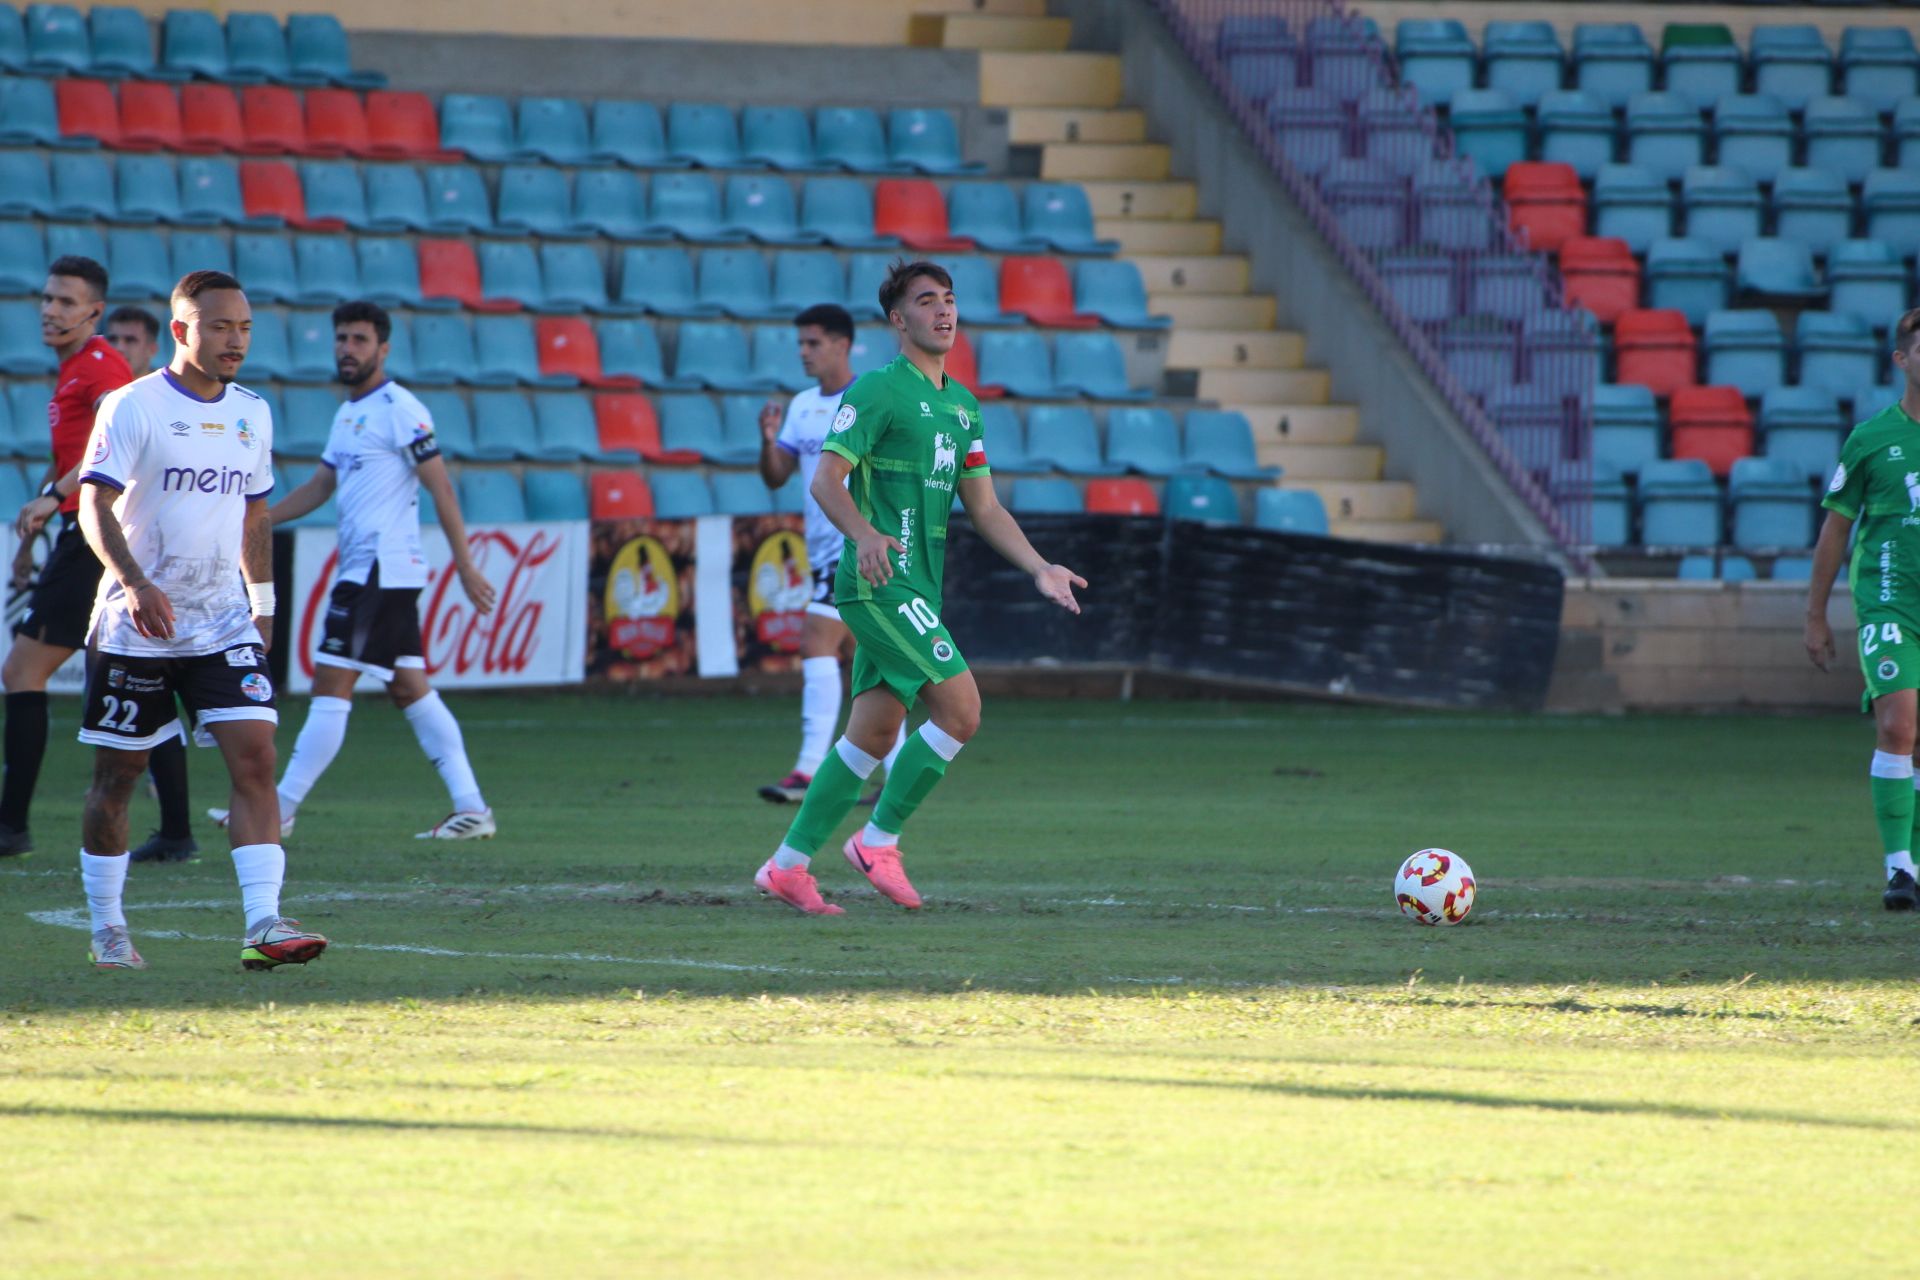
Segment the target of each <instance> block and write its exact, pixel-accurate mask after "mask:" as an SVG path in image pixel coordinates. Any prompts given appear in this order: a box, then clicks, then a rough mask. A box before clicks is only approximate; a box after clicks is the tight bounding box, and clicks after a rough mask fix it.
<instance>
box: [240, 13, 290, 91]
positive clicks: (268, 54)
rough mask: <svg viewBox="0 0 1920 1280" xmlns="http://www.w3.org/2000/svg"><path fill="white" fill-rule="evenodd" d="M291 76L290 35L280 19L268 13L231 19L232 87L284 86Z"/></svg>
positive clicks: (247, 14)
mask: <svg viewBox="0 0 1920 1280" xmlns="http://www.w3.org/2000/svg"><path fill="white" fill-rule="evenodd" d="M291 72H292V64H291V62H290V61H289V59H288V57H287V35H286V32H285V31H284V30H283V29H282V28H281V26H280V20H279V19H278V18H275V17H274V16H273V15H272V14H267V13H246V12H242V13H229V14H228V15H227V76H226V78H227V81H228V82H229V83H231V84H265V83H267V82H268V81H278V82H282V83H284V82H285V81H286V80H287V79H288V78H289V76H290V74H291Z"/></svg>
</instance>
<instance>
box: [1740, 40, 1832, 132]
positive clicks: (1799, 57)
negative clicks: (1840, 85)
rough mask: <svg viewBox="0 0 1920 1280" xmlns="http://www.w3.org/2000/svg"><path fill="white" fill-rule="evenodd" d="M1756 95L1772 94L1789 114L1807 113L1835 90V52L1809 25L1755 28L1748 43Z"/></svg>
mask: <svg viewBox="0 0 1920 1280" xmlns="http://www.w3.org/2000/svg"><path fill="white" fill-rule="evenodd" d="M1748 56H1749V58H1750V59H1751V61H1752V63H1753V89H1754V92H1755V93H1765V94H1771V95H1772V96H1774V97H1776V98H1778V99H1780V101H1781V103H1782V104H1783V105H1784V106H1785V107H1786V108H1787V110H1789V111H1804V110H1806V107H1807V104H1808V103H1809V102H1811V101H1813V100H1814V99H1815V98H1820V97H1825V96H1826V95H1827V94H1828V93H1829V92H1830V91H1831V90H1832V88H1833V50H1832V49H1830V48H1828V47H1827V42H1826V38H1825V37H1823V36H1822V35H1821V34H1820V28H1818V27H1816V26H1813V25H1811V24H1808V23H1790V24H1766V25H1761V26H1756V27H1755V28H1754V29H1753V35H1752V37H1751V38H1750V39H1749V41H1748Z"/></svg>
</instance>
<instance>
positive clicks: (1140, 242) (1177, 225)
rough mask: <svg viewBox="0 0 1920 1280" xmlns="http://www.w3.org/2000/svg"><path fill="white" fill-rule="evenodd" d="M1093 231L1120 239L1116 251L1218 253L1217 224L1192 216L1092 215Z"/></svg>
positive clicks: (1134, 252) (1132, 252)
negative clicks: (1137, 216) (1099, 216)
mask: <svg viewBox="0 0 1920 1280" xmlns="http://www.w3.org/2000/svg"><path fill="white" fill-rule="evenodd" d="M1093 234H1095V235H1097V236H1099V237H1100V238H1101V239H1102V240H1117V241H1119V242H1120V252H1121V253H1123V254H1126V255H1128V256H1129V257H1131V256H1132V255H1134V254H1142V253H1146V254H1153V253H1218V252H1220V224H1219V223H1217V222H1213V221H1211V220H1207V219H1195V218H1095V219H1094V220H1093Z"/></svg>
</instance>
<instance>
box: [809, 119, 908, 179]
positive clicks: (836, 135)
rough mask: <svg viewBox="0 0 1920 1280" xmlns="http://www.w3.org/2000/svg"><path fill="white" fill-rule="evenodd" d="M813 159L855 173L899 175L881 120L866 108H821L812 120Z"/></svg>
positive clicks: (826, 165)
mask: <svg viewBox="0 0 1920 1280" xmlns="http://www.w3.org/2000/svg"><path fill="white" fill-rule="evenodd" d="M813 148H814V157H815V158H816V159H817V160H818V161H819V162H820V165H821V167H823V168H828V169H850V170H852V171H853V172H855V173H897V172H899V171H900V170H901V168H902V166H899V165H896V164H894V163H893V161H892V160H891V158H889V156H888V155H887V139H886V135H885V134H884V133H883V132H882V131H881V128H880V117H879V116H877V115H875V114H874V113H873V112H872V111H870V110H868V109H867V108H866V107H821V108H820V109H819V110H818V111H816V112H815V113H814V117H813Z"/></svg>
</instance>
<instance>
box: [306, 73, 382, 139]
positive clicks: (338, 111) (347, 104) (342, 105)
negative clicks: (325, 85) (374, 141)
mask: <svg viewBox="0 0 1920 1280" xmlns="http://www.w3.org/2000/svg"><path fill="white" fill-rule="evenodd" d="M307 154H308V155H315V156H364V155H371V154H372V152H371V151H370V150H369V143H368V141H367V112H366V108H365V107H363V106H361V105H360V95H359V94H357V93H355V92H354V91H353V90H351V89H309V90H307Z"/></svg>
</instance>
